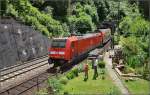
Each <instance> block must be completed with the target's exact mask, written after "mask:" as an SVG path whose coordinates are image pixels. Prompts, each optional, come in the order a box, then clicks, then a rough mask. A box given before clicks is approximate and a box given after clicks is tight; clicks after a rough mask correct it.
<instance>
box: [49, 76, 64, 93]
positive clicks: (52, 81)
mask: <svg viewBox="0 0 150 95" xmlns="http://www.w3.org/2000/svg"><path fill="white" fill-rule="evenodd" d="M48 85H49V87H51V88H52V89H53V90H55V91H56V93H57V92H59V91H60V90H61V89H62V85H61V83H60V81H59V80H57V79H55V78H51V79H50V78H49V79H48Z"/></svg>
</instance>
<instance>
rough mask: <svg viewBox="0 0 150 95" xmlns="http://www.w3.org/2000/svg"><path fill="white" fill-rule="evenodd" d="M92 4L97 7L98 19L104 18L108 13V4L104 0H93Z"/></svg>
mask: <svg viewBox="0 0 150 95" xmlns="http://www.w3.org/2000/svg"><path fill="white" fill-rule="evenodd" d="M94 4H95V6H96V8H97V13H98V17H99V20H100V21H103V20H104V19H106V17H107V15H108V13H109V4H108V1H106V0H94Z"/></svg>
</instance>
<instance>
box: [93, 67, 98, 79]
mask: <svg viewBox="0 0 150 95" xmlns="http://www.w3.org/2000/svg"><path fill="white" fill-rule="evenodd" d="M97 77H98V72H97V66H94V76H93V79H96V78H97Z"/></svg>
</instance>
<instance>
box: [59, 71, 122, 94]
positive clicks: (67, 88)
mask: <svg viewBox="0 0 150 95" xmlns="http://www.w3.org/2000/svg"><path fill="white" fill-rule="evenodd" d="M99 72H100V70H99ZM102 76H104V77H105V79H102ZM92 78H93V70H92V69H91V70H90V71H89V78H88V80H87V81H83V80H84V73H80V74H79V76H78V77H76V78H74V79H72V80H69V81H68V83H67V84H66V85H64V86H63V90H62V91H61V93H63V92H67V93H69V94H84V95H86V94H91V95H93V94H110V93H116V94H118V95H120V91H119V90H118V89H117V87H116V86H115V85H114V84H113V83H112V80H111V79H110V77H109V76H108V75H107V74H103V75H102V74H101V75H100V74H99V77H98V78H97V80H93V79H92ZM116 94H115V95H116Z"/></svg>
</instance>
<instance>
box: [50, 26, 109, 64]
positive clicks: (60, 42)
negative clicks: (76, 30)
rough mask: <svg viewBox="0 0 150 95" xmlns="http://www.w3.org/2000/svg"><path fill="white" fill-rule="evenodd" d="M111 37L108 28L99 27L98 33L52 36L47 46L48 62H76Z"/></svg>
mask: <svg viewBox="0 0 150 95" xmlns="http://www.w3.org/2000/svg"><path fill="white" fill-rule="evenodd" d="M110 39H111V30H110V29H99V30H98V33H89V34H84V35H82V36H70V37H64V38H54V39H53V40H52V44H51V47H50V48H49V59H48V62H49V64H52V63H54V65H63V64H65V63H72V62H77V61H78V60H80V59H81V58H83V57H84V56H85V55H86V54H87V53H88V52H89V51H91V50H93V49H95V48H96V47H98V46H101V45H103V44H104V43H107V42H108V41H109V40H110Z"/></svg>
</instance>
